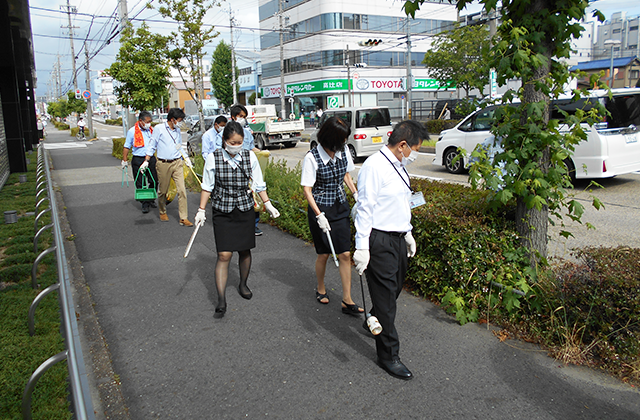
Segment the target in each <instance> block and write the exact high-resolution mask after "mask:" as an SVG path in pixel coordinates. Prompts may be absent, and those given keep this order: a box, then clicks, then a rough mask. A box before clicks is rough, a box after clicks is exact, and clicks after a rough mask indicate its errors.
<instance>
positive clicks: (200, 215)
mask: <svg viewBox="0 0 640 420" xmlns="http://www.w3.org/2000/svg"><path fill="white" fill-rule="evenodd" d="M206 213H207V212H206V211H205V210H202V209H200V208H199V209H198V212H197V213H196V218H195V222H196V226H198V227H202V226H204V221H205V220H207V217H206Z"/></svg>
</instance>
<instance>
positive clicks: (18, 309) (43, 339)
mask: <svg viewBox="0 0 640 420" xmlns="http://www.w3.org/2000/svg"><path fill="white" fill-rule="evenodd" d="M28 157H29V158H30V159H31V163H30V164H29V166H28V168H29V171H28V172H27V182H25V183H20V182H19V180H18V175H19V174H17V173H13V174H11V175H10V176H9V179H8V180H7V182H6V184H5V185H4V187H3V188H2V189H1V190H0V211H6V210H17V211H18V214H19V216H21V217H19V218H18V222H17V223H13V224H4V222H3V223H1V224H0V349H2V352H0V383H2V392H0V418H2V419H18V418H22V407H21V404H22V393H23V391H24V388H25V386H26V384H27V380H28V379H29V377H30V376H31V374H32V373H33V372H34V371H35V370H36V369H37V368H38V366H39V365H40V364H41V363H42V362H44V361H45V360H47V359H48V358H49V357H51V356H53V355H55V354H57V353H59V352H61V351H63V350H64V343H63V339H62V336H61V335H60V315H59V305H58V299H57V297H56V296H55V295H56V293H57V292H54V293H52V294H51V295H49V296H47V297H45V298H44V299H43V300H42V301H41V302H40V304H39V306H38V309H37V311H36V323H35V335H34V336H33V337H31V336H30V335H29V331H28V325H27V314H28V312H29V306H30V304H31V302H32V301H33V299H34V298H35V297H36V296H37V294H38V293H39V292H40V291H41V290H42V289H44V288H46V287H48V286H49V285H51V284H53V283H55V282H56V281H57V268H56V263H55V255H54V254H49V255H47V256H46V257H45V258H44V259H43V260H42V262H41V263H40V264H39V265H38V272H39V274H38V283H39V285H40V289H39V290H33V289H32V287H31V267H32V264H33V261H34V260H35V258H36V255H37V254H35V253H34V252H33V237H34V234H35V232H34V228H33V223H34V216H26V212H31V211H34V208H35V204H36V201H35V186H36V177H35V167H36V161H37V159H36V155H35V154H34V153H29V155H28ZM43 208H44V207H43V206H41V209H43ZM50 221H51V219H50V216H49V214H48V213H45V215H44V216H43V217H41V220H40V221H39V226H40V227H41V226H44V225H45V224H48V223H50ZM51 242H52V236H51V230H47V231H45V232H44V233H43V234H42V235H41V236H40V238H39V241H38V249H39V252H40V251H42V250H44V249H46V248H47V247H49V246H50V244H51ZM67 379H68V373H67V365H66V363H57V364H56V365H54V366H53V367H52V368H51V369H49V370H48V371H47V372H46V373H45V374H44V375H43V376H42V377H41V378H40V380H39V381H38V384H37V385H36V388H35V391H34V394H33V399H32V405H31V407H32V415H33V418H50V419H70V418H71V417H72V415H71V413H70V411H69V400H68V398H69V397H68V389H67V386H68V382H67Z"/></svg>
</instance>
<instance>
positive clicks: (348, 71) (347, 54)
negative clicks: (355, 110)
mask: <svg viewBox="0 0 640 420" xmlns="http://www.w3.org/2000/svg"><path fill="white" fill-rule="evenodd" d="M344 62H345V64H346V65H347V89H348V90H349V107H352V106H353V105H352V104H351V69H350V68H349V46H348V45H347V51H346V56H345V58H344Z"/></svg>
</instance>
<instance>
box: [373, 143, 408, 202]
mask: <svg viewBox="0 0 640 420" xmlns="http://www.w3.org/2000/svg"><path fill="white" fill-rule="evenodd" d="M380 153H382V156H384V157H385V158H386V159H387V160H388V161H389V163H390V164H391V166H393V169H394V170H395V171H396V173H397V174H398V176H399V177H400V179H401V180H402V182H404V185H406V186H407V188H409V191H411V192H413V190H412V189H411V185H409V183H408V182H407V181H406V180H405V179H404V178H403V176H402V174H401V173H400V171H398V168H396V165H394V164H393V162H391V159H389V158H388V157H387V155H385V154H384V153H383V152H382V151H381V152H380ZM402 170H403V171H404V173H405V174H407V178H408V179H409V181H411V178H410V177H409V173H408V172H407V169H406V168H405V167H403V168H402Z"/></svg>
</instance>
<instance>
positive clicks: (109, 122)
mask: <svg viewBox="0 0 640 420" xmlns="http://www.w3.org/2000/svg"><path fill="white" fill-rule="evenodd" d="M104 123H105V124H107V125H122V117H118V118H116V119H115V120H112V119H110V118H107V119H106V120H104Z"/></svg>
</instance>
